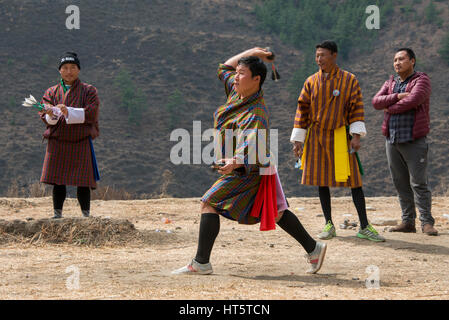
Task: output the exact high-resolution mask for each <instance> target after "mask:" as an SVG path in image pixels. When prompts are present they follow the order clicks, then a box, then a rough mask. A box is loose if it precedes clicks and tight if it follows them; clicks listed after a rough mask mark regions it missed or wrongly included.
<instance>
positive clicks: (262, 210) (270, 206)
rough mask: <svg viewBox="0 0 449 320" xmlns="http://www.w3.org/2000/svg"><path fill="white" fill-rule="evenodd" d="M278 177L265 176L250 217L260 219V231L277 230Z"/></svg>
mask: <svg viewBox="0 0 449 320" xmlns="http://www.w3.org/2000/svg"><path fill="white" fill-rule="evenodd" d="M275 179H276V177H275V175H274V174H272V175H263V176H262V179H261V181H260V185H259V191H257V195H256V199H255V200H254V204H253V208H252V209H251V213H250V216H251V217H255V218H258V217H260V231H269V230H274V229H276V220H275V218H276V217H277V216H278V208H277V201H276V180H275Z"/></svg>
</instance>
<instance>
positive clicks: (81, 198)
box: [76, 187, 90, 217]
mask: <svg viewBox="0 0 449 320" xmlns="http://www.w3.org/2000/svg"><path fill="white" fill-rule="evenodd" d="M76 197H77V198H78V202H79V204H80V207H81V212H82V213H83V216H85V217H88V216H89V215H90V188H89V187H77V188H76Z"/></svg>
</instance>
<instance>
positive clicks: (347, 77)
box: [291, 67, 366, 188]
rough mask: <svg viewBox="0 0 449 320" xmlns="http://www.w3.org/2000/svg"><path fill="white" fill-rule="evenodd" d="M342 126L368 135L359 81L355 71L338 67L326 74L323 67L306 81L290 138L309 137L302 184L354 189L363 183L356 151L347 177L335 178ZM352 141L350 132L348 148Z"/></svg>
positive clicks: (351, 131) (350, 158) (351, 159)
mask: <svg viewBox="0 0 449 320" xmlns="http://www.w3.org/2000/svg"><path fill="white" fill-rule="evenodd" d="M342 126H350V133H351V134H352V133H358V134H361V135H362V136H363V135H364V134H366V129H365V125H364V109H363V99H362V91H361V89H360V86H359V83H358V81H357V79H356V77H355V76H354V75H353V74H351V73H349V72H347V71H344V70H341V69H340V68H338V67H335V68H334V69H333V70H332V71H331V72H330V73H329V74H328V75H327V77H326V76H325V75H324V74H323V72H322V70H320V71H319V72H317V73H315V74H314V75H312V76H310V77H309V78H308V79H307V80H306V81H305V83H304V87H303V88H302V91H301V94H300V96H299V98H298V107H297V110H296V116H295V122H294V129H293V133H292V138H291V141H301V140H302V141H304V137H305V136H307V138H306V141H305V143H304V150H305V159H304V163H303V166H304V167H303V173H302V180H301V183H302V184H305V185H315V186H329V187H351V188H356V187H361V186H362V177H361V174H360V172H359V167H358V163H357V159H356V156H355V154H354V153H353V154H349V167H350V176H349V178H348V180H347V181H346V182H336V181H335V165H334V164H335V161H334V130H335V129H338V128H340V127H342ZM306 130H308V132H307V131H306ZM306 132H307V135H306ZM295 136H296V138H295ZM300 136H302V137H300ZM298 137H299V139H298ZM349 140H350V139H349V134H348V135H347V145H348V148H349V146H350V142H349Z"/></svg>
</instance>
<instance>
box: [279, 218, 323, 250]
mask: <svg viewBox="0 0 449 320" xmlns="http://www.w3.org/2000/svg"><path fill="white" fill-rule="evenodd" d="M278 225H279V226H280V227H281V228H282V229H283V230H284V231H285V232H287V233H288V234H289V235H291V236H292V237H293V238H295V239H296V241H298V242H299V243H300V244H301V245H302V246H303V248H304V250H306V252H307V253H311V252H312V251H313V250H315V246H316V241H315V240H313V238H312V237H311V236H310V235H309V233H308V232H307V231H306V229H304V227H303V225H302V224H301V222H300V221H299V219H298V218H297V217H296V216H295V215H294V214H293V212H291V211H290V210H285V211H284V214H283V215H282V218H281V219H280V220H279V221H278Z"/></svg>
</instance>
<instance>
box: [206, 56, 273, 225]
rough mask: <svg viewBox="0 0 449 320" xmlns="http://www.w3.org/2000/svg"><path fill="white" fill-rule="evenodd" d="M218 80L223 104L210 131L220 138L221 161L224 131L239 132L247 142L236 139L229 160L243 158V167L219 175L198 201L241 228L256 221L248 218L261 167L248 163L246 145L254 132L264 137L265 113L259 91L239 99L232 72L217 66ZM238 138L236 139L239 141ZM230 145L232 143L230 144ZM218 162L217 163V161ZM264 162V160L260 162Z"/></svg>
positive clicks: (257, 163) (225, 66)
mask: <svg viewBox="0 0 449 320" xmlns="http://www.w3.org/2000/svg"><path fill="white" fill-rule="evenodd" d="M218 77H219V79H220V80H221V81H222V82H223V83H224V85H225V91H226V95H227V101H226V103H225V104H224V105H222V106H220V107H219V108H218V109H217V110H216V112H215V114H214V128H215V129H216V132H217V136H218V135H221V139H222V140H221V141H222V143H221V144H219V146H218V147H219V148H220V147H221V153H222V158H225V156H226V150H225V149H226V139H225V130H226V129H231V130H239V129H240V130H242V132H244V133H245V135H246V137H247V139H239V138H238V137H237V138H236V143H235V145H234V143H233V146H232V152H233V153H232V155H231V156H228V158H232V157H233V156H234V155H237V156H238V155H239V154H243V156H244V158H243V159H244V167H242V168H239V169H238V170H235V171H237V172H235V171H234V172H233V173H232V174H228V175H222V176H221V177H220V178H219V179H218V180H217V181H216V182H215V183H214V184H213V185H212V187H211V188H210V189H209V190H207V192H206V193H205V194H204V195H203V197H202V198H201V201H202V202H204V203H207V204H209V205H210V206H211V207H213V208H215V209H216V210H217V211H218V212H219V213H220V214H221V215H223V216H224V217H226V218H229V219H231V220H236V221H238V222H239V223H242V224H255V223H258V222H259V221H260V217H252V216H250V212H251V209H252V207H253V204H254V200H255V198H256V194H257V192H258V190H259V185H260V182H261V175H260V174H259V168H260V167H261V166H264V164H261V163H260V161H259V160H261V159H259V157H258V156H257V157H255V158H256V159H255V160H256V161H254V162H255V163H252V162H253V161H248V160H251V157H250V159H248V153H247V152H243V150H244V149H246V150H248V142H249V141H255V140H254V139H255V137H257V130H260V129H264V130H266V136H268V126H269V124H268V110H267V107H266V106H265V103H264V99H263V91H262V90H260V91H259V92H257V93H256V94H254V95H253V96H251V97H247V98H244V99H240V97H239V94H238V93H237V92H236V91H235V88H234V78H235V69H234V68H232V67H230V66H227V65H224V64H220V65H219V68H218ZM248 133H249V134H248ZM241 137H242V136H240V138H241ZM231 142H232V141H231ZM263 152H265V154H267V153H266V150H264V151H263ZM217 160H218V159H217ZM264 160H267V161H268V159H264Z"/></svg>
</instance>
